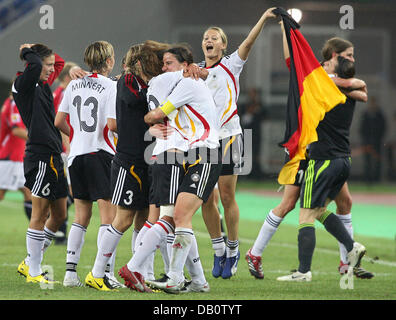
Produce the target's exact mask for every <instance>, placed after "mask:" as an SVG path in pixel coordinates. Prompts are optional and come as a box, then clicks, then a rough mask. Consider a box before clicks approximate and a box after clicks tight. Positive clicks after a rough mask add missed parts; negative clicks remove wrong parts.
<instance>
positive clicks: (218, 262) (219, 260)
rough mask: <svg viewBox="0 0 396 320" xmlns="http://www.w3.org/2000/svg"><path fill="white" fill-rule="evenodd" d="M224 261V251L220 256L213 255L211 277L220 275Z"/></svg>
mask: <svg viewBox="0 0 396 320" xmlns="http://www.w3.org/2000/svg"><path fill="white" fill-rule="evenodd" d="M225 262H226V254H225V253H224V255H222V256H221V257H218V256H216V255H214V260H213V269H212V275H213V277H215V278H218V277H220V276H221V274H222V273H223V269H224V265H225Z"/></svg>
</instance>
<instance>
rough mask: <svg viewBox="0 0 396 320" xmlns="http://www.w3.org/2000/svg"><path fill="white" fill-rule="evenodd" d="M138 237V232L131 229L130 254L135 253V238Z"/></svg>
mask: <svg viewBox="0 0 396 320" xmlns="http://www.w3.org/2000/svg"><path fill="white" fill-rule="evenodd" d="M138 235H139V230H137V229H133V231H132V239H131V250H132V254H134V253H135V246H136V238H137V237H138Z"/></svg>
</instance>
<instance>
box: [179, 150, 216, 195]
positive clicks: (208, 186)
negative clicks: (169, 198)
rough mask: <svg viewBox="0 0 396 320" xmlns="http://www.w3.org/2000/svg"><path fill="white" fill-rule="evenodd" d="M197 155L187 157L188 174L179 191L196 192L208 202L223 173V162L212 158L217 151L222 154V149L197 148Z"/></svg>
mask: <svg viewBox="0 0 396 320" xmlns="http://www.w3.org/2000/svg"><path fill="white" fill-rule="evenodd" d="M194 151H196V155H195V160H194V157H193V158H192V159H191V156H190V157H188V158H187V161H188V162H187V163H186V164H185V166H184V167H185V171H186V174H185V175H184V177H183V181H182V182H181V184H180V186H179V193H181V192H188V193H192V194H195V195H196V196H197V197H198V198H200V199H202V200H203V202H206V201H207V200H208V198H209V196H210V194H211V193H212V191H213V189H214V187H215V185H216V183H217V181H218V180H219V176H220V173H221V168H222V164H221V163H217V161H216V159H212V157H211V156H213V155H214V154H215V153H217V156H219V157H220V156H221V151H220V149H212V150H210V149H206V148H200V149H195V150H194Z"/></svg>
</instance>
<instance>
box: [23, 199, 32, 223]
mask: <svg viewBox="0 0 396 320" xmlns="http://www.w3.org/2000/svg"><path fill="white" fill-rule="evenodd" d="M23 208H24V209H25V214H26V217H27V218H28V219H29V221H30V218H31V217H32V201H25V202H24V203H23Z"/></svg>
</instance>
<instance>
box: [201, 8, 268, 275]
mask: <svg viewBox="0 0 396 320" xmlns="http://www.w3.org/2000/svg"><path fill="white" fill-rule="evenodd" d="M273 9H274V8H270V9H268V10H266V11H265V12H264V14H263V15H262V16H261V17H260V19H259V21H258V22H257V24H256V25H255V26H254V27H253V28H252V30H251V31H250V33H249V35H248V36H247V37H246V39H245V40H244V41H243V42H242V43H241V44H240V46H239V47H238V49H237V50H236V51H234V52H233V53H232V54H231V55H229V56H226V55H225V52H226V49H227V44H228V41H227V36H226V34H225V33H224V31H223V30H222V29H221V28H219V27H210V28H209V29H207V30H206V31H205V33H204V35H203V39H202V51H203V53H204V55H205V61H204V62H202V63H201V64H200V66H201V67H205V68H208V69H210V70H209V71H210V72H209V76H208V78H207V79H206V83H207V85H208V87H209V89H210V90H211V92H212V95H213V97H214V100H215V103H216V107H217V112H218V114H219V116H220V119H219V121H220V126H221V130H220V145H221V149H222V150H223V168H222V172H221V175H220V177H219V181H218V189H219V193H220V199H221V203H222V205H223V208H224V216H225V222H226V227H227V236H228V238H227V246H226V245H225V243H224V239H223V237H222V235H221V228H220V219H219V213H218V208H217V203H216V202H215V199H214V195H211V197H210V199H209V200H208V202H207V203H205V204H204V205H203V207H202V213H203V218H204V220H205V224H206V226H207V228H208V231H209V234H210V236H211V238H212V245H213V248H214V249H215V255H214V265H213V270H212V274H213V276H214V277H215V278H217V277H220V276H221V277H222V278H223V279H228V278H230V277H232V276H233V275H234V274H235V272H236V271H237V265H238V261H239V257H240V253H239V241H238V229H239V207H238V204H237V203H236V201H235V188H236V183H237V180H238V173H240V172H241V166H242V163H241V156H242V155H241V147H242V129H241V125H240V121H239V117H238V112H237V100H238V96H239V89H240V88H239V75H240V74H241V72H242V69H243V66H244V64H245V63H246V60H247V58H248V56H249V53H250V50H251V48H252V46H253V45H254V43H255V41H256V39H257V37H258V35H259V34H260V32H261V30H262V29H263V27H264V24H265V23H266V22H267V20H268V19H269V18H274V17H275V15H274V14H273V13H272V10H273ZM225 162H228V163H225Z"/></svg>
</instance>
